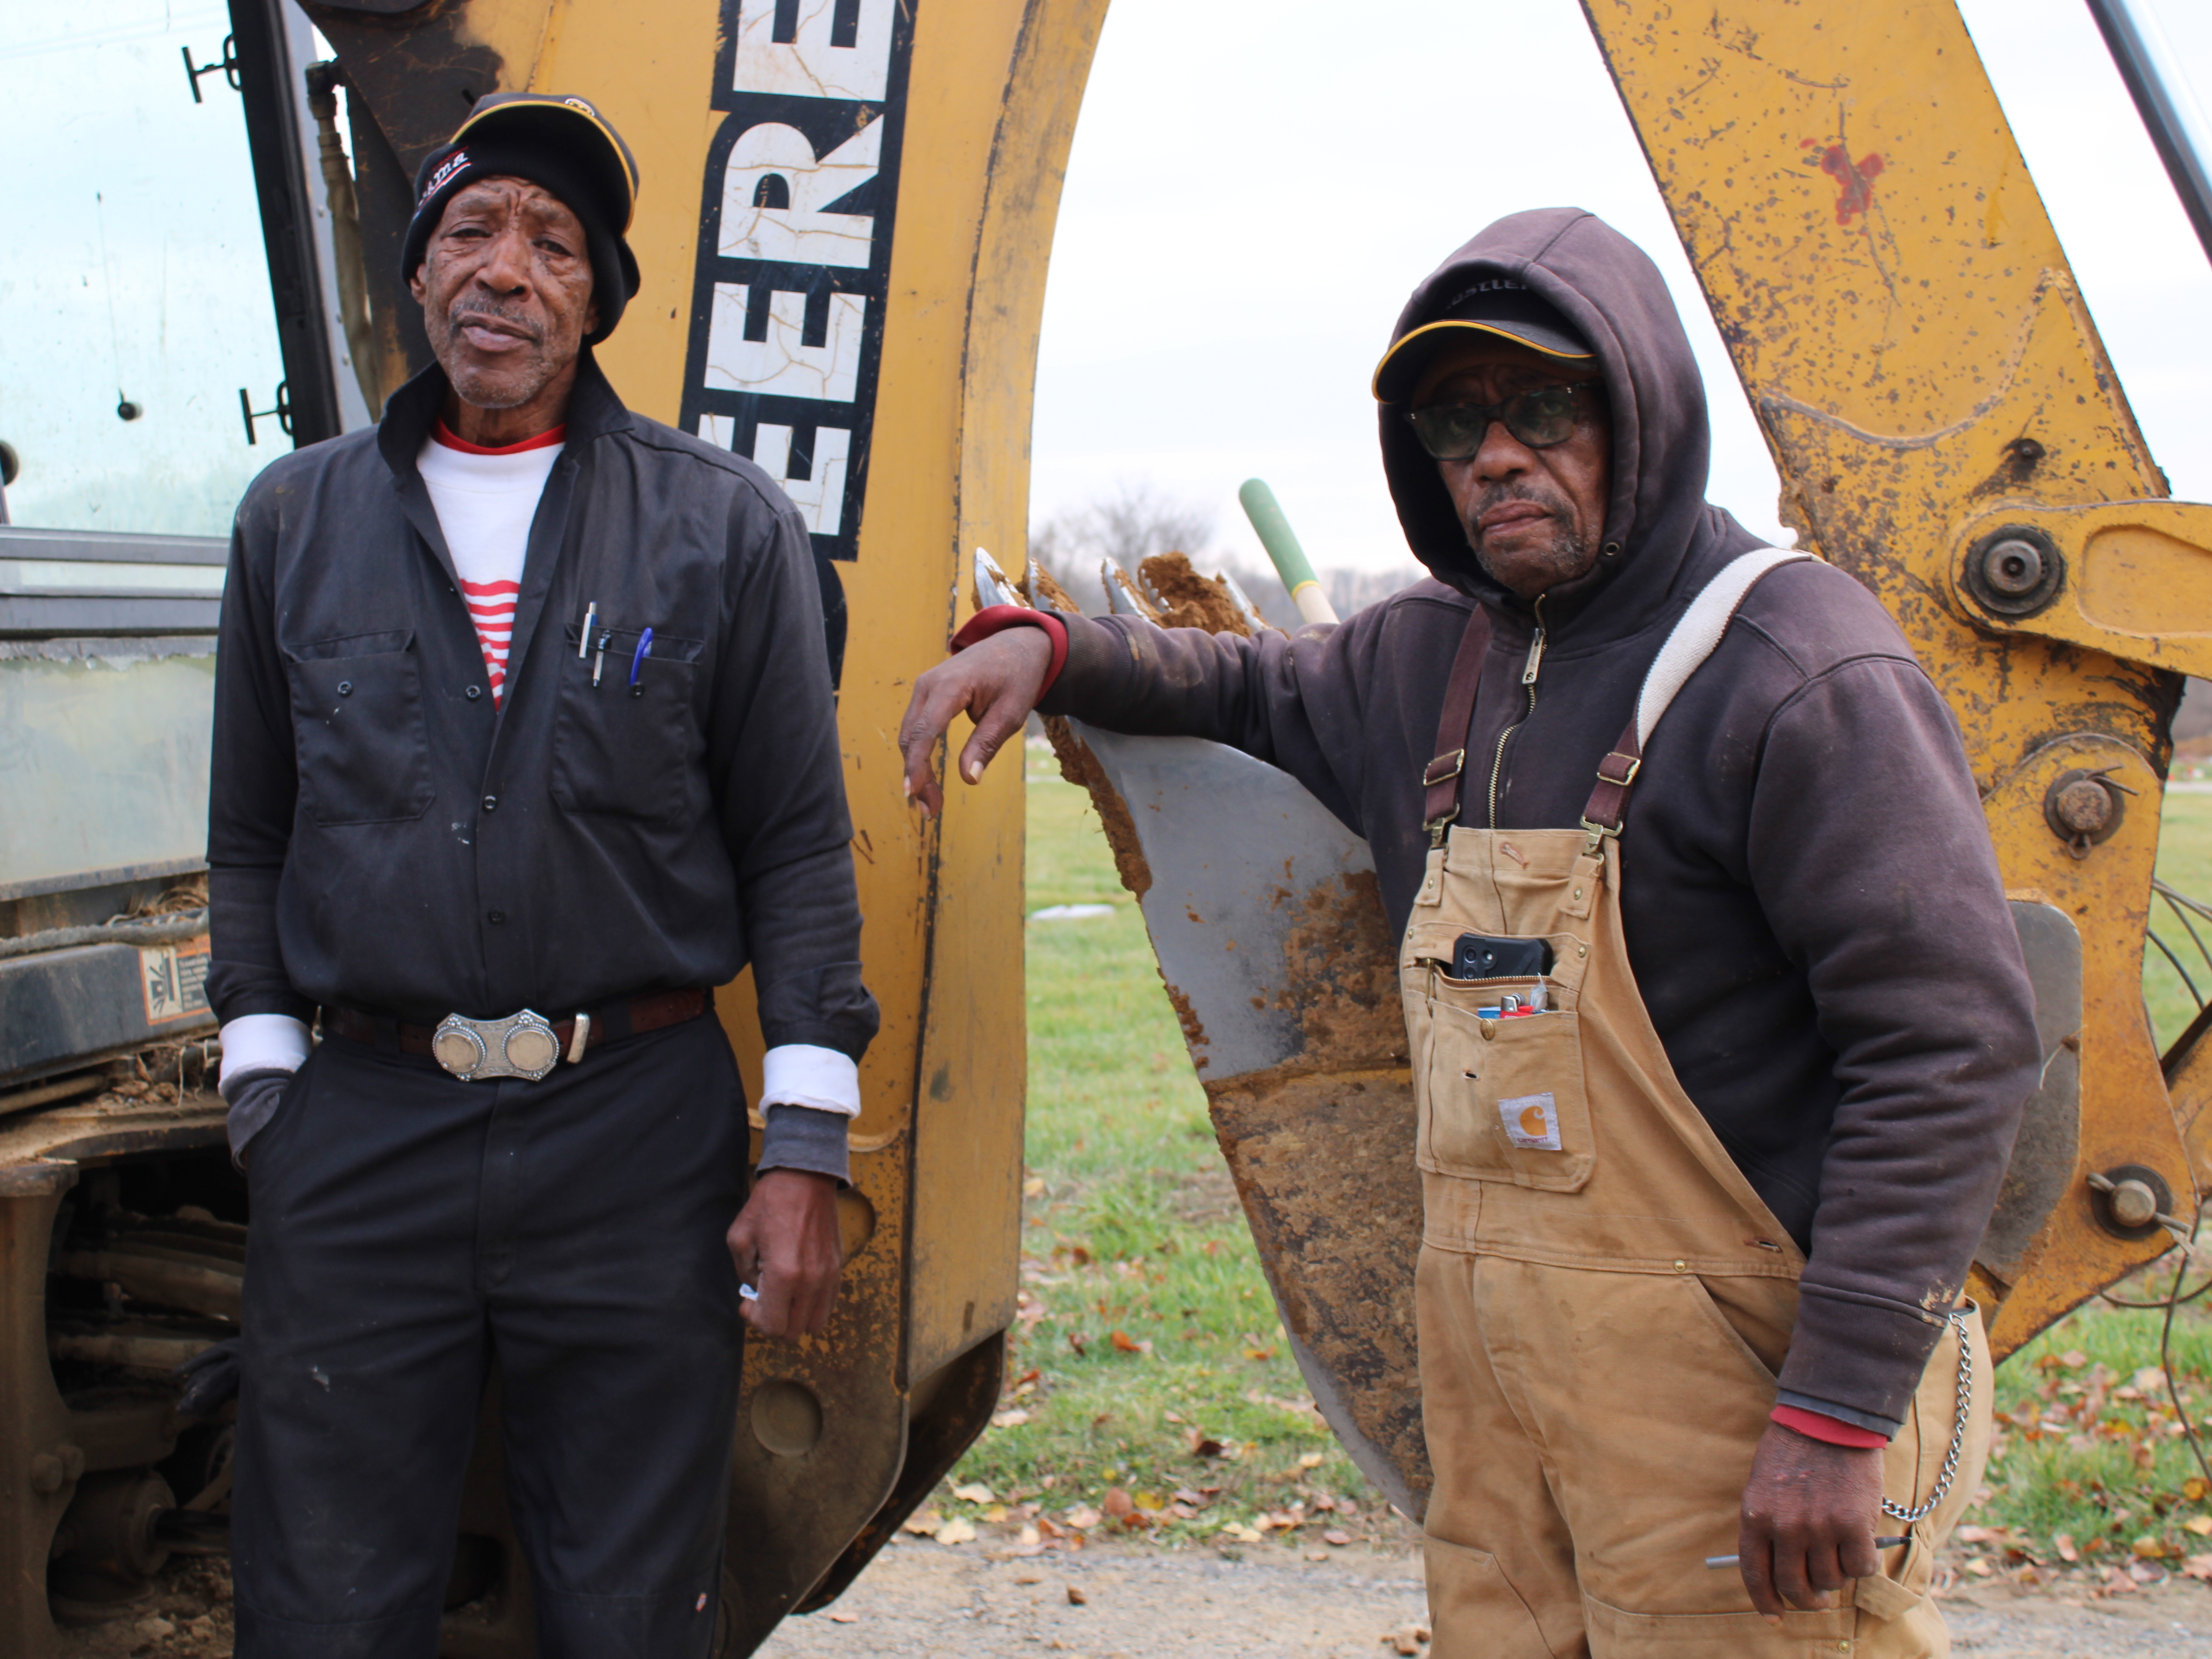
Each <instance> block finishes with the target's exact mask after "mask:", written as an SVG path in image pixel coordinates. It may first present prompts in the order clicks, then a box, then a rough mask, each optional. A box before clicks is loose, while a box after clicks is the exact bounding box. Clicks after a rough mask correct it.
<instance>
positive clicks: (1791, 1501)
mask: <svg viewBox="0 0 2212 1659" xmlns="http://www.w3.org/2000/svg"><path fill="white" fill-rule="evenodd" d="M1881 1463H1882V1452H1881V1448H1880V1447H1878V1446H1877V1447H1874V1448H1871V1449H1866V1450H1861V1449H1858V1448H1857V1447H1856V1446H1834V1445H1830V1444H1829V1443H1827V1442H1826V1441H1825V1440H1815V1439H1814V1438H1813V1437H1811V1436H1810V1435H1803V1434H1800V1433H1798V1432H1797V1431H1796V1430H1795V1429H1786V1428H1784V1427H1783V1426H1782V1425H1780V1424H1779V1423H1772V1424H1769V1425H1767V1429H1766V1432H1765V1434H1764V1435H1763V1436H1761V1437H1759V1450H1758V1451H1757V1452H1756V1453H1755V1454H1754V1455H1753V1457H1752V1461H1751V1480H1750V1481H1749V1483H1748V1484H1747V1485H1746V1486H1745V1487H1744V1489H1743V1512H1742V1514H1741V1516H1739V1517H1738V1519H1737V1522H1736V1550H1737V1553H1738V1555H1739V1556H1740V1558H1741V1570H1742V1572H1743V1585H1744V1588H1745V1589H1747V1590H1749V1591H1750V1592H1751V1604H1752V1606H1753V1607H1756V1608H1758V1609H1759V1612H1760V1613H1763V1614H1764V1615H1765V1617H1766V1619H1767V1620H1768V1622H1769V1623H1771V1624H1779V1623H1781V1621H1782V1613H1783V1609H1784V1604H1785V1603H1786V1604H1788V1605H1789V1606H1790V1607H1799V1608H1802V1609H1803V1610H1805V1611H1807V1612H1808V1613H1809V1612H1814V1611H1818V1610H1820V1609H1824V1608H1826V1607H1831V1606H1832V1605H1833V1604H1834V1601H1835V1592H1836V1591H1838V1590H1839V1589H1843V1587H1844V1585H1845V1584H1847V1583H1850V1581H1851V1580H1852V1579H1854V1578H1872V1577H1875V1575H1877V1574H1878V1573H1880V1572H1881V1556H1880V1555H1879V1554H1878V1553H1876V1552H1875V1545H1874V1539H1875V1525H1876V1524H1877V1523H1878V1522H1880V1521H1881Z"/></svg>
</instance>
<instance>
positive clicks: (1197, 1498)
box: [1175, 1486, 1213, 1510]
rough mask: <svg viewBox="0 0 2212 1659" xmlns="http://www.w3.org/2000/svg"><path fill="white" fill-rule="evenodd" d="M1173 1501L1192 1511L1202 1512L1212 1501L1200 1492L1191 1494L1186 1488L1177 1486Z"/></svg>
mask: <svg viewBox="0 0 2212 1659" xmlns="http://www.w3.org/2000/svg"><path fill="white" fill-rule="evenodd" d="M1175 1501H1176V1503H1178V1504H1189V1505H1190V1507H1191V1508H1193V1509H1194V1510H1202V1509H1204V1508H1205V1507H1206V1505H1207V1504H1211V1503H1212V1501H1213V1500H1212V1498H1208V1497H1207V1496H1206V1494H1205V1493H1204V1492H1193V1491H1192V1490H1191V1489H1190V1488H1189V1487H1188V1486H1177V1487H1176V1489H1175Z"/></svg>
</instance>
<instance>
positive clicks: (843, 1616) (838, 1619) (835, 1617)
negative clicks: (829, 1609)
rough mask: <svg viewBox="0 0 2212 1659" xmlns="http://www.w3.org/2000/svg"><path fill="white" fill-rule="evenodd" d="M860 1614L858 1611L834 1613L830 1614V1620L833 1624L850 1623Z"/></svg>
mask: <svg viewBox="0 0 2212 1659" xmlns="http://www.w3.org/2000/svg"><path fill="white" fill-rule="evenodd" d="M859 1618H860V1614H859V1613H831V1614H830V1615H829V1622H830V1623H831V1624H833V1625H849V1624H852V1623H853V1622H854V1620H857V1619H859Z"/></svg>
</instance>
